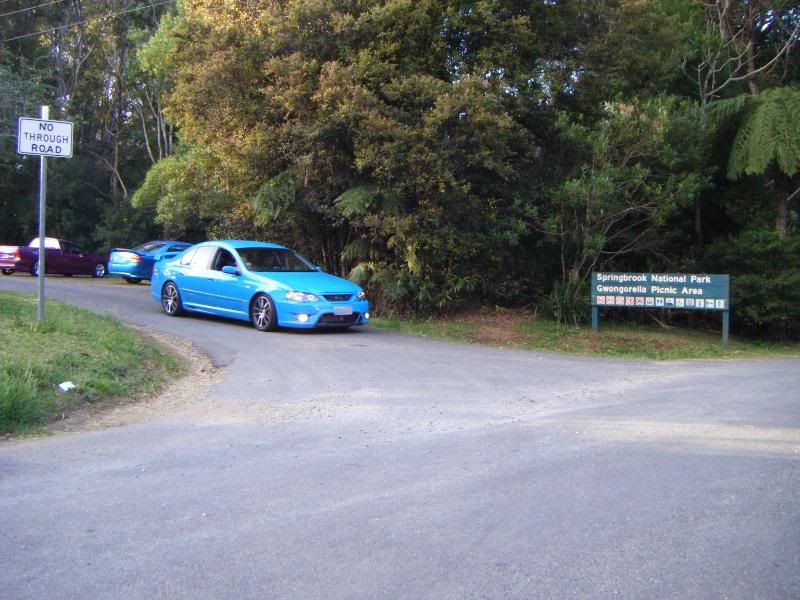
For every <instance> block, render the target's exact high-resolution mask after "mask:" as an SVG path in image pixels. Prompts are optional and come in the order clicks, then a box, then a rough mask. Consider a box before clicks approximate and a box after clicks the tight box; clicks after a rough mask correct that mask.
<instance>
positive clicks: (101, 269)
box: [92, 263, 106, 277]
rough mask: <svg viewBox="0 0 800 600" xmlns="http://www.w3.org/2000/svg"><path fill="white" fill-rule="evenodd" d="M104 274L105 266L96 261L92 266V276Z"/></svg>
mask: <svg viewBox="0 0 800 600" xmlns="http://www.w3.org/2000/svg"><path fill="white" fill-rule="evenodd" d="M105 276H106V266H105V265H104V264H103V263H97V264H96V265H95V266H94V271H92V277H105Z"/></svg>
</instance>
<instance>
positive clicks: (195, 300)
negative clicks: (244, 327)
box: [150, 241, 369, 331]
mask: <svg viewBox="0 0 800 600" xmlns="http://www.w3.org/2000/svg"><path fill="white" fill-rule="evenodd" d="M150 292H151V294H152V296H153V298H155V299H156V300H157V301H158V302H159V303H160V304H161V308H162V309H163V310H164V312H165V313H166V314H167V315H169V316H176V315H179V314H181V313H182V312H183V311H189V312H199V313H206V314H211V315H217V316H222V317H231V318H234V319H239V320H241V321H250V323H252V325H253V326H254V327H255V328H256V329H258V330H259V331H273V330H274V329H276V328H277V327H289V328H296V329H312V328H315V327H338V328H347V327H352V326H354V325H366V324H367V323H368V322H369V312H368V311H369V303H368V302H367V299H366V297H365V295H364V292H363V290H362V289H361V288H360V287H358V286H357V285H355V284H354V283H351V282H349V281H347V280H346V279H342V278H340V277H334V276H333V275H328V274H327V273H323V272H322V271H320V270H319V269H318V268H317V267H316V266H314V265H313V264H312V263H310V262H309V261H308V260H306V259H305V258H303V257H302V256H300V255H299V254H297V253H295V252H293V251H291V250H289V249H288V248H285V247H284V246H279V245H277V244H268V243H264V242H250V241H216V242H203V243H202V244H197V245H196V246H192V247H191V248H189V249H188V250H186V251H185V252H184V253H183V254H181V255H180V256H178V257H176V258H175V259H174V260H171V261H166V262H165V261H159V262H157V263H156V265H155V268H154V269H153V277H152V279H151V280H150Z"/></svg>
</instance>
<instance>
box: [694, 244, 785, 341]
mask: <svg viewBox="0 0 800 600" xmlns="http://www.w3.org/2000/svg"><path fill="white" fill-rule="evenodd" d="M798 265H800V235H797V234H794V235H789V236H786V237H784V238H781V237H780V236H779V235H778V234H777V232H775V231H769V230H757V231H748V232H745V233H743V234H741V235H740V236H738V237H732V238H730V239H726V240H720V241H718V242H717V243H715V244H713V245H712V246H710V247H709V248H708V251H707V253H706V255H705V257H704V259H703V262H702V263H701V265H700V267H701V268H702V269H704V270H705V271H706V272H709V273H712V272H713V273H730V274H731V309H732V313H731V314H732V317H733V321H734V326H736V327H739V329H740V330H742V331H743V332H745V333H749V334H751V335H761V336H763V335H764V334H765V333H768V334H770V335H772V336H777V337H784V336H785V337H791V338H794V339H798V338H800V269H798Z"/></svg>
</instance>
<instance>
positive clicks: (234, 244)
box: [203, 240, 286, 250]
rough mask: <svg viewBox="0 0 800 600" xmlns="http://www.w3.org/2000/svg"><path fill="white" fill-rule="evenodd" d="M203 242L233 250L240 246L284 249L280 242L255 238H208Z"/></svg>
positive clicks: (240, 247)
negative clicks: (262, 240)
mask: <svg viewBox="0 0 800 600" xmlns="http://www.w3.org/2000/svg"><path fill="white" fill-rule="evenodd" d="M203 244H219V245H224V246H228V247H229V248H232V249H234V250H240V249H242V248H282V249H284V250H286V246H281V245H280V244H273V243H272V242H258V241H255V240H210V241H208V242H203Z"/></svg>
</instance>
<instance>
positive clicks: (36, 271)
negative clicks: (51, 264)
mask: <svg viewBox="0 0 800 600" xmlns="http://www.w3.org/2000/svg"><path fill="white" fill-rule="evenodd" d="M31 275H33V276H34V277H38V276H39V261H38V260H37V261H36V262H34V263H33V264H32V265H31Z"/></svg>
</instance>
